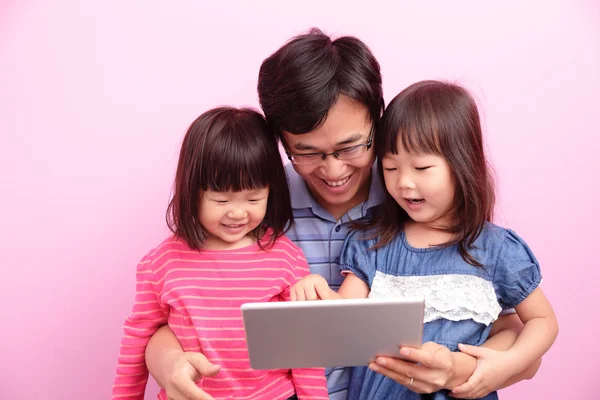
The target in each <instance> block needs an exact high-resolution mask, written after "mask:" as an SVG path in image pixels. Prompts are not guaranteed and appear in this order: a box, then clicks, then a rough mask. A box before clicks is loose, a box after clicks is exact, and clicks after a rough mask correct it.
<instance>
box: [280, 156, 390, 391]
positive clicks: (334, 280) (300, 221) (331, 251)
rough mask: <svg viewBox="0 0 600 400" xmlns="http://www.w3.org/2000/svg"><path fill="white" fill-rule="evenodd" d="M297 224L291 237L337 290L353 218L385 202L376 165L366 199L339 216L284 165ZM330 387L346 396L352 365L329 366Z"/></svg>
mask: <svg viewBox="0 0 600 400" xmlns="http://www.w3.org/2000/svg"><path fill="white" fill-rule="evenodd" d="M285 170H286V174H287V178H288V184H289V187H290V196H291V200H292V209H293V213H294V224H292V226H291V227H290V229H289V230H288V231H287V233H286V236H287V237H289V238H290V239H291V240H292V241H293V242H294V243H295V244H296V245H297V246H298V247H300V248H301V249H302V251H303V252H304V256H305V257H306V259H307V260H308V265H309V266H310V271H311V273H313V274H319V275H321V276H323V277H324V278H325V279H326V280H327V282H328V283H329V286H330V287H331V288H332V289H334V290H337V289H339V287H340V285H341V284H342V282H343V280H344V277H343V276H342V273H341V270H340V266H339V264H338V263H339V256H340V249H341V247H342V244H343V243H344V240H345V239H346V236H347V235H348V233H349V231H350V228H351V224H350V223H351V221H356V220H359V219H361V218H369V217H371V216H372V214H373V212H374V207H375V206H377V205H380V204H381V203H383V199H384V192H383V186H382V184H381V181H380V179H379V175H377V169H376V166H375V165H373V168H372V170H371V185H370V187H369V197H368V199H367V201H365V202H363V203H361V204H359V205H357V206H355V207H353V208H352V209H350V210H349V211H348V212H347V213H346V214H344V215H343V216H342V217H341V218H340V219H339V220H336V219H335V218H334V217H333V216H332V215H331V214H330V213H329V212H328V211H326V210H325V209H324V208H323V207H322V206H321V205H319V203H317V201H316V200H315V199H314V198H313V197H312V195H311V194H310V192H309V190H308V188H307V186H306V182H305V181H304V179H302V177H301V176H300V175H298V173H297V172H296V171H295V170H294V167H293V166H292V164H287V165H286V166H285ZM325 375H326V376H327V387H328V389H329V398H330V399H331V400H346V397H347V395H348V385H349V382H350V368H346V367H339V368H328V369H327V370H326V371H325Z"/></svg>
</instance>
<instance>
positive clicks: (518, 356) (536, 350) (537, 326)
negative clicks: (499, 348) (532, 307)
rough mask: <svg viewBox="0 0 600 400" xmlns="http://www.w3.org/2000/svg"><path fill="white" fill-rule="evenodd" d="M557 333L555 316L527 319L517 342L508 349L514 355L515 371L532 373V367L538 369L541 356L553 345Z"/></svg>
mask: <svg viewBox="0 0 600 400" xmlns="http://www.w3.org/2000/svg"><path fill="white" fill-rule="evenodd" d="M557 335H558V323H557V321H556V318H555V317H554V316H552V317H539V318H532V319H531V320H529V321H527V323H526V324H525V326H524V327H523V330H522V331H521V333H520V334H519V336H518V337H517V340H516V342H515V343H514V344H513V345H512V346H511V348H510V349H509V350H508V353H510V354H511V355H512V356H513V363H514V368H515V371H519V372H520V373H521V374H523V373H525V372H528V371H529V373H531V371H530V368H531V367H534V368H535V370H536V371H537V368H539V362H540V359H541V357H542V356H543V355H544V353H546V351H548V349H549V348H550V346H552V343H554V340H555V339H556V336H557ZM536 364H537V366H536Z"/></svg>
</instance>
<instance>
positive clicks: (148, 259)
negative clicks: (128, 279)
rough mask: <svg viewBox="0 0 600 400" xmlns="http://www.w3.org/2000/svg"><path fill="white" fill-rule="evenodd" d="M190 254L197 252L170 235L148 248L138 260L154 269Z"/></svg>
mask: <svg viewBox="0 0 600 400" xmlns="http://www.w3.org/2000/svg"><path fill="white" fill-rule="evenodd" d="M191 254H198V252H197V251H194V250H192V249H190V248H189V247H188V245H187V244H186V243H185V242H184V241H182V240H181V239H179V238H176V237H175V236H173V235H171V236H169V237H167V238H166V239H164V240H163V241H162V242H160V243H159V244H158V245H157V246H155V247H153V248H152V249H150V250H149V251H148V252H147V253H146V255H145V256H144V257H143V258H142V260H141V261H140V265H142V264H145V265H147V266H149V267H151V268H152V269H153V270H154V271H156V270H158V269H161V268H162V267H163V266H164V265H165V264H167V263H168V262H169V261H170V260H173V259H181V258H183V257H186V256H187V257H189V256H190V255H191Z"/></svg>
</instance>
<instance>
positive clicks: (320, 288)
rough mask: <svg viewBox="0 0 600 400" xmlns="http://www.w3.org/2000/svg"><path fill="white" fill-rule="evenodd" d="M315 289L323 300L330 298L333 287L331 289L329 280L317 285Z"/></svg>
mask: <svg viewBox="0 0 600 400" xmlns="http://www.w3.org/2000/svg"><path fill="white" fill-rule="evenodd" d="M315 290H316V292H317V296H319V299H321V300H329V298H330V297H331V296H330V294H331V289H329V285H328V284H327V282H323V283H322V284H317V285H315Z"/></svg>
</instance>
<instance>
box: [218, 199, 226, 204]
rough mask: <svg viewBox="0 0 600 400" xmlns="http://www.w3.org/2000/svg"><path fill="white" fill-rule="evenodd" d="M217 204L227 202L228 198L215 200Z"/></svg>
mask: <svg viewBox="0 0 600 400" xmlns="http://www.w3.org/2000/svg"><path fill="white" fill-rule="evenodd" d="M215 202H216V203H217V204H227V200H215Z"/></svg>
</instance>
